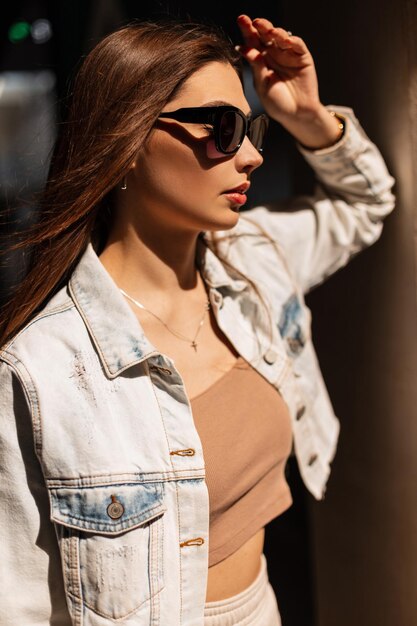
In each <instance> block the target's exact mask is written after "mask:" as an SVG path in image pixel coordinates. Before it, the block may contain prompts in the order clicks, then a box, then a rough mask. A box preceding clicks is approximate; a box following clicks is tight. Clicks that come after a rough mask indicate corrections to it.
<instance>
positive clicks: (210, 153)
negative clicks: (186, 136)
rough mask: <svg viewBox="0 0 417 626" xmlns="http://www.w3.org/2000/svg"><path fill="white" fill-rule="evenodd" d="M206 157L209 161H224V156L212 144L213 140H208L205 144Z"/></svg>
mask: <svg viewBox="0 0 417 626" xmlns="http://www.w3.org/2000/svg"><path fill="white" fill-rule="evenodd" d="M206 155H207V158H209V159H224V157H225V155H224V154H223V153H222V152H219V151H218V150H217V148H216V145H215V143H214V139H209V140H208V141H207V144H206Z"/></svg>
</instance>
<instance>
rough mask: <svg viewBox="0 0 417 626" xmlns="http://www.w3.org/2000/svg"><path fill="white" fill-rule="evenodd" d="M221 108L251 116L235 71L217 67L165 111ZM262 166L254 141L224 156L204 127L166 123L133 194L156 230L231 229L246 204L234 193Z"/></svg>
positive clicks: (131, 181) (143, 158)
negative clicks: (210, 107)
mask: <svg viewBox="0 0 417 626" xmlns="http://www.w3.org/2000/svg"><path fill="white" fill-rule="evenodd" d="M219 104H231V105H233V106H236V107H238V108H239V109H241V110H242V111H243V113H244V114H245V115H248V114H249V113H250V107H249V104H248V102H247V100H246V98H245V96H244V93H243V90H242V85H241V82H240V80H239V77H238V76H237V74H236V72H235V70H234V69H233V68H232V66H230V65H229V64H226V63H219V62H213V63H209V64H207V65H205V66H204V67H203V68H201V69H200V70H198V71H196V72H195V73H194V74H193V75H192V76H191V77H190V78H189V79H188V80H187V81H186V83H185V84H184V86H183V89H182V90H181V91H180V93H179V94H178V96H177V97H176V98H175V99H174V100H172V101H171V102H169V104H167V105H166V107H165V108H164V112H169V111H175V110H176V109H180V108H184V107H201V106H215V105H219ZM262 161H263V159H262V157H261V155H260V154H259V152H258V151H257V150H256V149H255V148H254V146H253V145H252V144H251V142H250V141H249V139H248V137H245V139H244V141H243V143H242V145H241V147H240V148H239V150H238V151H237V152H236V153H235V154H232V155H224V154H219V153H218V152H216V150H215V146H214V140H213V138H212V134H211V132H210V129H208V128H207V127H205V126H204V125H203V124H190V123H183V122H178V121H175V120H170V119H160V120H158V122H157V124H156V126H155V128H154V129H153V131H152V134H151V136H150V139H149V141H148V142H147V144H146V148H145V149H144V150H143V151H142V152H141V153H140V155H139V156H138V158H137V159H136V161H135V164H134V167H133V168H132V170H131V172H130V174H129V177H128V190H129V195H130V196H131V197H134V198H135V199H136V203H137V207H138V213H139V209H140V220H141V221H142V222H143V221H144V220H146V221H147V223H148V224H149V225H150V226H154V227H155V228H156V229H158V227H161V228H166V229H169V230H174V231H175V230H183V231H184V230H185V231H190V232H195V233H198V232H200V231H205V230H223V229H227V228H231V227H233V226H234V225H235V224H236V222H237V220H238V219H239V207H240V206H242V202H243V201H244V198H242V195H241V194H236V193H233V190H236V189H237V188H239V187H242V186H244V185H245V184H246V186H247V183H248V181H249V178H250V175H251V174H252V172H253V171H254V169H256V168H257V167H259V166H260V165H261V163H262Z"/></svg>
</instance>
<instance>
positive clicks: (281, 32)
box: [252, 18, 308, 54]
mask: <svg viewBox="0 0 417 626" xmlns="http://www.w3.org/2000/svg"><path fill="white" fill-rule="evenodd" d="M252 24H253V26H254V27H255V28H256V30H257V31H258V34H259V37H260V40H261V41H262V43H263V44H264V46H266V47H267V48H268V47H277V48H280V49H281V50H291V51H293V52H295V53H296V54H306V53H308V48H307V46H306V45H305V43H304V41H303V40H302V39H301V37H295V36H294V35H292V34H291V33H289V32H288V31H287V30H285V29H284V28H280V27H274V26H273V24H272V23H271V22H270V21H269V20H266V19H264V18H257V19H256V20H254V21H253V22H252Z"/></svg>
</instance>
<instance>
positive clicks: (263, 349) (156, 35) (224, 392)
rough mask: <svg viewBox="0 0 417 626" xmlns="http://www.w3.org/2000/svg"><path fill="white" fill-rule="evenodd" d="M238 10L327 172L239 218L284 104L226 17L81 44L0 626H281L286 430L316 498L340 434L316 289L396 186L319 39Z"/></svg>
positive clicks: (47, 196)
mask: <svg viewBox="0 0 417 626" xmlns="http://www.w3.org/2000/svg"><path fill="white" fill-rule="evenodd" d="M238 24H239V26H240V29H241V31H242V35H243V37H244V44H245V45H244V46H243V47H241V49H240V55H241V56H243V57H244V58H246V59H247V60H248V61H249V63H250V64H251V67H252V70H253V75H254V81H255V86H256V88H257V91H258V94H259V97H260V99H261V101H262V103H263V106H264V107H265V110H266V112H267V113H268V115H269V116H270V117H272V118H273V119H275V120H277V121H279V122H280V123H282V124H283V125H284V127H285V128H286V129H287V130H289V131H290V132H291V133H292V134H293V136H294V137H295V139H296V140H297V141H298V144H299V147H300V150H301V151H302V153H303V155H304V156H305V158H306V159H307V161H308V162H309V163H310V164H311V166H312V167H313V168H314V170H315V172H316V175H317V177H318V178H319V181H320V185H319V187H318V190H317V192H316V194H315V195H314V196H313V197H311V198H301V199H296V200H295V201H292V202H291V203H289V204H288V205H287V207H286V208H288V209H291V210H290V211H289V212H288V211H287V212H276V211H275V212H272V211H269V210H267V209H266V208H265V207H260V208H256V209H252V210H250V211H248V212H246V213H244V214H242V216H239V208H240V207H241V206H242V205H243V204H244V203H245V200H246V196H245V193H246V191H247V189H248V188H249V185H250V177H251V174H252V172H253V171H254V170H255V169H256V168H257V167H259V166H260V165H261V163H262V156H261V152H260V151H261V145H262V139H263V136H264V132H265V129H266V118H265V117H263V116H261V117H260V118H258V119H252V118H251V117H250V108H249V105H248V103H247V101H246V99H245V96H244V93H243V90H242V83H241V80H240V75H239V64H238V55H237V53H236V52H235V51H234V50H233V48H232V47H231V46H230V44H229V42H227V41H225V40H224V39H223V37H222V36H221V35H220V34H219V33H217V32H215V31H214V30H213V29H209V28H207V27H204V26H198V25H192V24H174V23H170V24H134V25H131V26H128V27H126V28H123V29H121V30H119V31H118V32H116V33H113V34H111V35H110V36H109V37H107V38H105V39H104V40H103V41H102V42H101V43H99V45H98V46H97V47H96V48H95V49H94V50H93V51H92V52H91V53H90V54H89V55H88V56H87V58H86V59H85V61H84V63H83V65H82V67H81V69H80V71H79V74H78V76H77V79H76V83H75V86H74V93H73V96H72V104H71V107H70V110H69V118H68V121H67V123H66V124H65V125H64V126H63V128H62V131H61V137H60V139H59V141H58V143H57V147H56V149H55V153H54V156H53V159H52V164H51V170H50V176H49V181H48V184H47V187H46V190H45V193H44V197H43V200H42V204H41V211H40V222H39V224H38V226H37V228H36V230H35V231H33V232H32V233H31V234H30V236H29V237H28V239H27V241H30V243H31V244H32V245H33V246H34V255H33V259H32V263H31V268H30V271H29V273H28V275H27V277H26V278H25V280H24V281H23V282H22V285H21V287H20V289H19V290H18V291H17V292H16V295H15V296H14V298H13V300H12V302H11V303H10V305H9V308H8V309H6V311H5V312H4V315H3V326H2V333H3V334H2V337H3V341H2V344H3V346H4V347H3V350H2V353H1V370H0V371H1V378H2V389H3V394H2V429H1V438H2V450H3V456H2V471H3V481H2V483H3V490H2V498H3V506H2V515H4V517H5V519H4V520H3V523H2V527H3V529H4V532H5V535H6V536H5V538H4V539H5V540H4V541H3V543H2V545H3V552H4V553H3V558H2V562H3V565H4V569H3V571H4V572H5V574H4V576H3V580H2V584H1V588H2V591H3V598H2V601H1V603H0V615H1V617H2V619H1V620H0V621H1V623H4V624H10V625H12V624H13V625H17V624H18V625H19V626H21V625H22V624H32V623H33V624H35V623H36V624H39V625H40V624H54V625H64V624H65V625H67V624H76V625H81V624H82V625H83V626H92V625H94V626H102V625H104V624H111V623H115V622H117V623H123V624H126V625H129V626H130V625H132V626H133V625H134V626H137V625H145V624H152V625H154V626H156V625H158V624H160V625H162V626H175V625H179V624H184V625H185V624H190V625H191V624H193V625H200V624H201V625H202V624H206V625H211V626H214V625H218V626H221V625H226V624H237V623H239V624H253V625H258V626H273V625H277V624H279V623H280V618H279V612H278V608H277V603H276V599H275V596H274V594H273V591H272V588H271V586H270V584H269V583H268V577H267V567H266V561H265V557H264V555H263V552H262V550H263V539H264V527H265V525H266V524H267V523H268V522H269V521H270V520H271V519H273V518H274V517H276V516H277V515H279V514H280V513H281V512H283V511H284V510H285V509H286V508H287V507H288V506H290V504H291V495H290V492H289V489H288V486H287V484H286V483H285V478H284V471H283V470H284V466H285V461H286V459H287V457H288V455H289V454H290V451H291V447H292V445H294V451H295V454H296V455H297V459H298V462H299V466H300V470H301V474H302V477H303V479H304V481H305V484H306V486H307V487H308V489H309V490H310V491H311V493H313V495H314V496H315V497H316V498H317V499H320V498H322V497H323V494H324V490H325V483H326V480H327V477H328V474H329V463H330V461H331V459H332V457H333V455H334V452H335V447H336V440H337V435H338V422H337V420H336V418H335V416H334V414H333V411H332V408H331V405H330V402H329V400H328V397H327V394H326V389H325V386H324V383H323V380H322V378H321V374H320V370H319V367H318V364H317V360H316V357H315V353H314V349H313V346H312V343H311V340H310V335H309V332H310V317H309V312H308V309H307V308H306V307H305V304H304V300H303V293H305V292H306V291H308V290H309V289H311V288H312V287H313V286H314V285H316V284H318V283H320V282H321V281H322V280H324V278H326V277H327V276H328V275H329V274H330V273H332V272H334V271H336V270H337V269H338V268H340V267H341V266H343V265H344V264H346V262H347V261H348V260H349V258H350V257H351V256H352V255H353V254H355V253H356V252H358V251H359V250H360V249H361V248H363V247H364V246H367V245H370V244H371V243H373V242H374V241H375V240H376V239H377V238H378V236H379V235H380V232H381V221H382V219H383V218H384V217H385V216H386V215H387V214H388V213H389V212H390V211H391V210H392V208H393V197H392V195H391V193H390V188H391V186H392V182H393V181H392V179H391V177H390V176H389V175H388V173H387V171H386V168H385V165H384V163H383V161H382V159H381V156H380V155H379V153H378V151H377V149H376V147H375V146H374V145H373V144H372V143H371V142H370V141H369V139H368V138H367V137H366V135H365V134H364V132H363V131H362V129H361V127H360V126H359V124H358V122H357V120H356V118H355V117H354V115H353V113H352V112H351V111H350V110H349V109H340V108H337V110H336V108H333V109H332V110H329V109H328V108H326V107H324V106H323V104H322V103H321V102H320V100H319V96H318V88H317V81H316V73H315V69H314V64H313V60H312V58H311V55H310V53H309V51H308V49H307V48H306V46H305V44H304V42H303V41H302V40H301V39H300V38H299V37H295V36H293V35H291V33H289V32H287V31H285V30H283V29H281V28H276V27H274V26H273V25H272V24H271V23H270V22H268V21H267V20H265V19H257V20H254V21H252V20H251V19H250V18H249V17H247V16H244V15H242V16H240V17H239V18H238ZM203 450H204V457H203ZM54 529H55V532H56V537H55V534H54Z"/></svg>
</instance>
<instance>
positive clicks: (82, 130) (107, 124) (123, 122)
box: [0, 20, 240, 346]
mask: <svg viewBox="0 0 417 626" xmlns="http://www.w3.org/2000/svg"><path fill="white" fill-rule="evenodd" d="M211 61H220V62H224V63H229V64H231V65H232V66H233V67H234V68H235V69H236V71H237V73H238V74H239V75H240V60H239V55H238V54H237V53H236V52H235V50H234V48H233V46H232V44H231V42H230V41H229V40H228V39H227V38H226V36H225V35H224V34H223V33H222V31H221V30H220V29H218V28H217V27H214V26H211V25H210V26H209V25H206V24H201V23H184V22H177V21H173V20H168V21H163V22H162V21H161V22H158V23H153V22H141V23H132V24H129V25H128V26H125V27H123V28H121V29H119V30H117V31H115V32H113V33H112V34H110V35H109V36H107V37H105V38H104V39H103V40H102V41H101V42H100V43H99V44H98V45H97V46H95V48H93V50H92V51H91V52H90V53H89V54H88V55H87V57H86V58H85V60H84V61H83V63H82V65H81V67H80V70H79V71H78V74H77V76H76V78H75V81H74V87H73V92H72V94H71V96H70V104H69V108H68V115H67V120H66V121H65V122H64V123H62V124H61V125H60V128H59V134H58V139H57V142H56V145H55V148H54V152H53V155H52V159H51V164H50V170H49V175H48V180H47V183H46V186H45V189H44V191H43V193H42V195H41V198H40V200H39V203H38V207H39V208H38V219H37V223H36V225H35V226H34V227H32V228H31V229H29V230H28V231H27V232H25V233H24V234H23V236H22V237H21V238H20V240H19V241H18V243H16V244H15V245H14V246H13V247H12V248H14V249H15V248H25V249H29V250H30V251H31V259H30V263H29V267H28V271H27V273H26V276H25V277H24V279H23V280H22V281H21V283H20V284H19V286H18V287H17V288H16V290H15V291H14V293H13V295H12V297H11V299H10V300H9V301H8V302H7V303H6V304H5V306H4V307H3V309H2V311H1V319H0V346H1V345H4V343H6V342H7V341H8V340H9V339H10V338H11V337H12V336H13V335H15V334H16V332H18V331H19V330H20V329H21V328H22V327H23V326H24V325H25V324H26V323H27V322H28V321H29V320H30V319H31V318H32V317H33V316H34V315H35V314H36V313H37V312H38V311H39V310H40V309H41V308H42V306H43V305H44V304H45V302H46V301H47V300H48V299H49V298H50V297H51V296H52V295H53V294H54V293H55V292H56V291H57V290H58V289H59V288H60V287H61V286H62V285H63V284H64V283H65V282H66V281H67V280H68V278H69V275H70V274H71V272H72V270H73V268H74V267H75V265H76V263H77V262H78V260H79V258H80V256H81V255H82V253H83V252H84V250H85V248H86V246H87V244H88V242H89V240H90V239H91V238H93V240H94V241H95V242H96V243H97V245H98V246H100V244H102V243H103V241H104V240H105V237H106V220H107V218H108V216H109V214H110V213H111V191H112V189H114V187H115V186H116V185H117V184H118V183H119V182H120V181H121V179H122V178H123V176H124V174H125V173H126V172H127V171H128V169H129V166H130V165H131V164H132V162H133V161H134V159H135V157H136V156H137V153H138V152H139V151H140V149H141V148H143V146H144V145H145V142H146V140H147V137H148V136H149V133H150V131H151V129H152V127H153V125H154V123H155V121H156V119H157V116H158V114H159V113H160V112H161V110H162V109H163V107H164V106H165V104H166V103H167V102H169V101H170V100H171V99H172V98H173V97H174V95H176V94H177V93H178V92H179V90H180V89H181V87H182V85H183V83H184V82H185V81H186V80H187V78H189V76H191V74H193V72H195V71H196V70H198V69H199V68H201V67H202V66H203V65H205V64H206V63H209V62H211ZM9 249H10V247H9Z"/></svg>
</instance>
